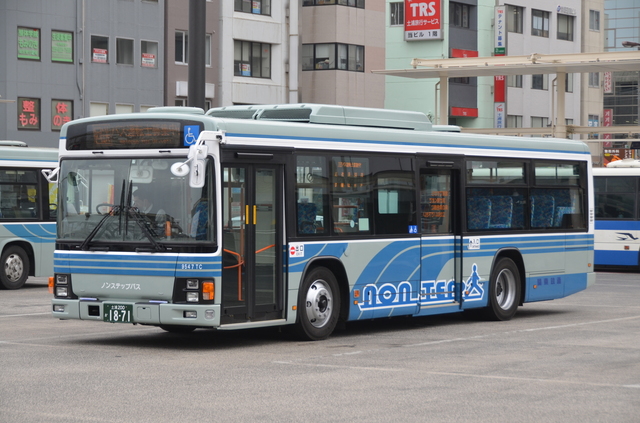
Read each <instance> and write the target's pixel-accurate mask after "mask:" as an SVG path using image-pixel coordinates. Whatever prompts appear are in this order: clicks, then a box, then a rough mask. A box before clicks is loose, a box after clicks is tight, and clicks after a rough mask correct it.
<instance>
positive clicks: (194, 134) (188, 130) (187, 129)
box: [184, 125, 200, 147]
mask: <svg viewBox="0 0 640 423" xmlns="http://www.w3.org/2000/svg"><path fill="white" fill-rule="evenodd" d="M199 136H200V126H199V125H185V126H184V145H185V146H187V147H188V146H190V145H194V144H195V143H196V141H197V140H198V137H199Z"/></svg>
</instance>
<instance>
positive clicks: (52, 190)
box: [0, 141, 58, 289]
mask: <svg viewBox="0 0 640 423" xmlns="http://www.w3.org/2000/svg"><path fill="white" fill-rule="evenodd" d="M57 162H58V149H57V148H43V147H27V144H26V143H24V142H21V141H0V251H1V252H2V253H1V255H0V265H1V266H2V270H1V271H0V288H2V289H18V288H21V287H22V286H23V285H24V284H25V282H26V281H27V278H28V277H29V276H51V275H53V250H54V247H55V241H56V213H57V209H58V206H57V202H58V199H57V192H58V188H57V185H56V184H52V183H49V182H47V179H46V178H45V176H44V175H43V170H44V171H45V173H46V172H47V171H51V170H53V169H55V168H56V167H57Z"/></svg>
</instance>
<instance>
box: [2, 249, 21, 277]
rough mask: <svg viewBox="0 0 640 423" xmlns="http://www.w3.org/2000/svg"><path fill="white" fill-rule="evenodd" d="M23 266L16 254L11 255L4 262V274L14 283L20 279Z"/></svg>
mask: <svg viewBox="0 0 640 423" xmlns="http://www.w3.org/2000/svg"><path fill="white" fill-rule="evenodd" d="M22 272H24V265H23V263H22V259H21V258H20V256H18V255H17V254H11V255H10V256H9V257H7V261H5V262H4V274H5V275H7V278H8V279H9V280H10V281H11V282H16V281H17V280H19V279H20V278H21V277H22Z"/></svg>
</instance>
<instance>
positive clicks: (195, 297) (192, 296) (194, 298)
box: [187, 292, 200, 303]
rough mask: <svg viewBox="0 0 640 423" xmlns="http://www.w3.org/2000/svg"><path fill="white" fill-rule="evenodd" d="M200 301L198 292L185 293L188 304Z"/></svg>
mask: <svg viewBox="0 0 640 423" xmlns="http://www.w3.org/2000/svg"><path fill="white" fill-rule="evenodd" d="M198 301H200V293H199V292H187V302H188V303H197V302H198Z"/></svg>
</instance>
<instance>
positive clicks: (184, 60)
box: [175, 31, 211, 66]
mask: <svg viewBox="0 0 640 423" xmlns="http://www.w3.org/2000/svg"><path fill="white" fill-rule="evenodd" d="M175 38H176V44H175V62H176V65H186V64H188V63H189V33H188V32H187V31H176V37H175ZM204 42H205V55H206V58H205V65H206V66H211V34H206V35H205V41H204Z"/></svg>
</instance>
